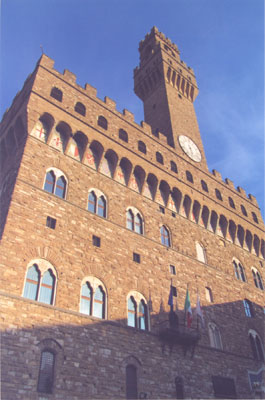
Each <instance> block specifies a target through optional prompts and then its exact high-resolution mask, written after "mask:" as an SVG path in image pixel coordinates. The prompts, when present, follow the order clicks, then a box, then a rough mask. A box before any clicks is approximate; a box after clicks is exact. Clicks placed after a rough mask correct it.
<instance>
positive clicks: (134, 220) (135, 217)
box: [126, 207, 143, 235]
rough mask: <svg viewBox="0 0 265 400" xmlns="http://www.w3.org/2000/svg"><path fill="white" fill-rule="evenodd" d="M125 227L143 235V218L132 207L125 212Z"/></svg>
mask: <svg viewBox="0 0 265 400" xmlns="http://www.w3.org/2000/svg"><path fill="white" fill-rule="evenodd" d="M126 227H127V228H128V229H130V230H131V231H134V232H136V233H139V234H140V235H142V234H143V218H142V216H141V214H140V213H139V211H138V210H137V209H136V208H134V207H130V208H129V209H128V210H127V212H126Z"/></svg>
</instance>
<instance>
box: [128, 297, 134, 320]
mask: <svg viewBox="0 0 265 400" xmlns="http://www.w3.org/2000/svg"><path fill="white" fill-rule="evenodd" d="M128 326H133V327H134V328H136V303H135V301H134V299H133V297H132V296H131V297H130V298H129V299H128Z"/></svg>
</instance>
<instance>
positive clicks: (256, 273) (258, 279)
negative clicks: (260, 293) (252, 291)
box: [251, 268, 264, 290]
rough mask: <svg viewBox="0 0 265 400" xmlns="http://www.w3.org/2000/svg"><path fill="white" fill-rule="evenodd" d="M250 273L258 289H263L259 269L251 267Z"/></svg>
mask: <svg viewBox="0 0 265 400" xmlns="http://www.w3.org/2000/svg"><path fill="white" fill-rule="evenodd" d="M251 270H252V275H253V279H254V284H255V286H256V287H257V288H258V289H261V290H264V286H263V282H262V279H261V276H260V273H259V271H258V270H257V269H256V268H252V269H251Z"/></svg>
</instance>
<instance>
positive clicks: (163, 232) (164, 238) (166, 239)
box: [160, 225, 171, 247]
mask: <svg viewBox="0 0 265 400" xmlns="http://www.w3.org/2000/svg"><path fill="white" fill-rule="evenodd" d="M160 238H161V243H162V244H163V245H164V246H167V247H170V245H171V244H170V235H169V230H168V229H167V228H166V227H165V225H162V226H161V228H160Z"/></svg>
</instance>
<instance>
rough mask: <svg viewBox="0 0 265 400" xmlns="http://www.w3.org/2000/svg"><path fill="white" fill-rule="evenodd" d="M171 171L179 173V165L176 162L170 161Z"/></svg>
mask: <svg viewBox="0 0 265 400" xmlns="http://www.w3.org/2000/svg"><path fill="white" fill-rule="evenodd" d="M170 169H171V171H172V172H175V173H176V174H177V173H178V168H177V164H176V163H175V162H174V161H170Z"/></svg>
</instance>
